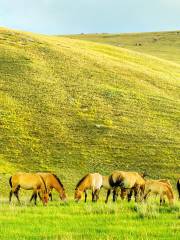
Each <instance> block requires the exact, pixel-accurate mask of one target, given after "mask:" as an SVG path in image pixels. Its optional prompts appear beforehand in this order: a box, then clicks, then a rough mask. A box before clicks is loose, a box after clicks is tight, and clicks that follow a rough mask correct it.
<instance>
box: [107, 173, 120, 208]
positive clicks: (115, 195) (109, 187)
mask: <svg viewBox="0 0 180 240" xmlns="http://www.w3.org/2000/svg"><path fill="white" fill-rule="evenodd" d="M109 181H110V178H109V176H103V184H102V186H103V188H105V189H106V190H107V195H106V200H105V203H107V202H108V199H109V195H110V194H111V192H112V193H113V202H115V201H116V199H117V196H118V193H119V188H118V187H112V186H111V185H110V182H109ZM122 192H123V191H121V198H122V199H123V198H124V194H122Z"/></svg>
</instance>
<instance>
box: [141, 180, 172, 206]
mask: <svg viewBox="0 0 180 240" xmlns="http://www.w3.org/2000/svg"><path fill="white" fill-rule="evenodd" d="M150 194H155V195H160V205H162V203H163V199H164V196H167V198H168V200H169V204H173V201H174V194H173V191H172V188H171V187H170V186H169V185H168V184H167V183H165V182H161V181H159V180H147V181H146V183H145V188H144V196H143V199H144V200H147V198H148V197H149V196H150Z"/></svg>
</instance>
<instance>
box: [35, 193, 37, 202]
mask: <svg viewBox="0 0 180 240" xmlns="http://www.w3.org/2000/svg"><path fill="white" fill-rule="evenodd" d="M34 205H37V193H34Z"/></svg>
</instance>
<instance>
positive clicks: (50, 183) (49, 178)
mask: <svg viewBox="0 0 180 240" xmlns="http://www.w3.org/2000/svg"><path fill="white" fill-rule="evenodd" d="M37 174H38V175H40V176H42V177H43V179H44V181H45V183H46V187H47V192H48V194H49V197H50V198H51V201H52V190H53V188H54V189H55V190H56V191H57V192H58V193H59V197H60V199H61V200H62V201H66V193H65V189H64V186H63V184H62V183H61V181H60V179H59V178H58V177H57V176H56V175H55V174H53V173H43V172H39V173H37ZM33 198H34V194H33V195H32V197H31V199H30V201H31V200H32V199H33Z"/></svg>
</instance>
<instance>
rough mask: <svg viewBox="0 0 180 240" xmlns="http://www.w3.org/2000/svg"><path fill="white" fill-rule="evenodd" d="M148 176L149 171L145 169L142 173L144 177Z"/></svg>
mask: <svg viewBox="0 0 180 240" xmlns="http://www.w3.org/2000/svg"><path fill="white" fill-rule="evenodd" d="M147 176H148V173H147V171H146V170H145V171H144V172H143V173H142V177H143V178H145V177H147Z"/></svg>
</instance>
